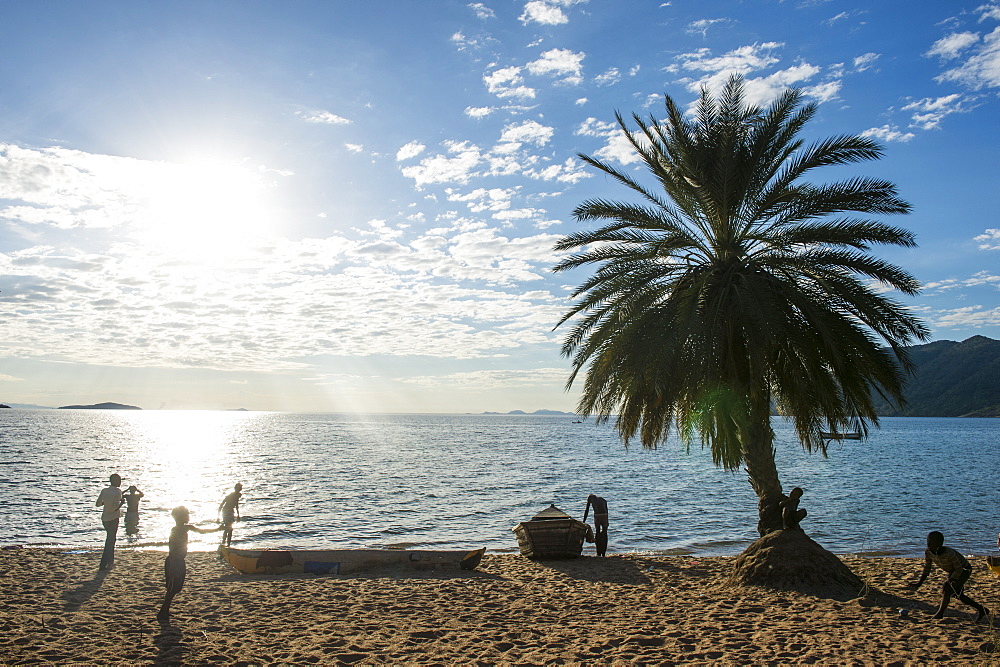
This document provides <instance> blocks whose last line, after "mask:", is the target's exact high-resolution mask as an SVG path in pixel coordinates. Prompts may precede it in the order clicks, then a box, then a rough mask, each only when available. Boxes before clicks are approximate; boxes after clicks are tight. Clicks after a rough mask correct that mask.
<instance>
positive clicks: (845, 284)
mask: <svg viewBox="0 0 1000 667" xmlns="http://www.w3.org/2000/svg"><path fill="white" fill-rule="evenodd" d="M666 113H667V116H666V120H665V121H657V120H656V119H655V118H653V117H650V119H649V120H648V122H646V121H643V119H641V118H640V117H639V116H638V115H636V114H633V115H632V118H633V120H634V121H635V123H636V125H637V126H638V131H636V132H632V131H630V130H629V128H628V127H627V125H626V123H625V121H624V120H623V119H622V116H621V114H616V117H617V119H618V124H619V126H620V127H621V130H622V132H624V133H625V136H626V137H627V139H628V141H629V142H630V143H631V145H632V147H633V149H634V150H635V152H636V154H637V155H638V156H639V158H640V159H641V161H642V163H643V165H644V169H645V170H648V172H649V174H651V175H652V177H653V179H655V185H656V186H657V187H655V188H653V187H648V186H646V185H643V184H642V183H640V182H639V181H638V180H636V179H635V178H633V176H632V175H630V174H628V173H626V172H624V171H622V170H620V169H617V168H615V167H613V166H611V165H610V164H608V163H607V162H603V161H601V160H598V159H595V158H593V157H589V156H587V155H582V154H581V155H580V158H581V159H583V160H584V161H585V162H587V163H588V164H590V165H591V166H593V167H595V168H597V169H599V170H600V171H602V172H604V173H605V174H607V175H608V176H610V177H611V178H613V179H615V180H616V181H618V182H619V183H621V184H623V185H624V186H626V187H628V188H630V189H631V190H633V191H634V192H635V193H638V195H639V198H640V199H641V200H642V201H640V202H639V203H625V202H613V201H607V200H604V199H591V200H588V201H586V202H584V203H583V204H581V205H580V206H579V207H578V208H576V210H575V211H574V212H573V214H574V217H575V218H576V219H577V220H578V221H580V222H590V221H601V222H602V223H603V224H604V226H602V227H599V228H598V229H593V230H587V231H580V232H577V233H575V234H570V235H569V236H566V237H565V238H563V239H562V240H561V241H559V242H558V243H557V244H556V249H557V250H560V251H570V252H573V253H574V254H571V255H569V256H568V257H567V258H566V259H564V260H563V261H561V262H560V263H559V264H558V265H557V266H556V267H554V270H556V271H566V270H568V269H574V268H577V267H582V266H584V265H595V266H596V270H595V273H594V274H593V275H592V276H591V277H590V278H589V279H587V280H586V281H585V282H584V283H583V284H582V285H580V287H578V288H577V289H576V291H575V292H574V294H573V298H574V299H575V300H576V301H575V303H574V305H573V307H572V308H571V309H570V310H569V312H567V313H566V315H565V316H564V317H563V318H562V320H560V322H559V324H558V325H557V327H558V326H562V325H563V324H566V323H567V322H569V321H570V320H573V321H574V323H573V326H572V330H571V331H570V333H569V334H568V335H567V337H566V339H565V341H564V344H563V347H562V352H563V354H564V355H565V356H567V357H571V359H572V365H573V371H572V374H571V376H570V378H569V381H568V382H567V388H569V387H570V386H572V385H573V383H574V382H575V381H576V379H577V377H578V376H579V374H580V373H581V372H583V371H585V376H586V379H585V381H584V385H583V392H582V396H581V398H580V401H579V405H578V410H579V411H580V412H581V413H583V414H588V415H596V417H597V419H598V420H599V421H607V420H608V419H609V418H610V417H611V416H612V415H615V416H616V419H615V427H616V429H617V430H618V432H619V435H620V436H621V437H622V439H623V440H624V441H625V443H626V444H628V443H629V442H630V441H631V440H632V439H634V438H636V437H638V439H639V440H640V441H641V443H642V444H643V445H644V446H645V447H651V448H655V447H656V446H657V444H659V443H662V442H663V441H664V440H665V439H666V438H667V436H668V434H669V432H670V430H671V427H672V426H673V427H676V428H677V429H678V430H679V432H680V434H681V436H682V437H683V438H684V440H685V441H686V442H688V443H690V442H691V441H692V440H693V439H696V438H700V440H701V443H702V445H703V446H707V447H708V448H710V450H711V452H712V458H713V461H714V462H715V464H716V465H719V466H722V467H723V468H725V469H727V470H733V471H735V470H738V469H739V468H740V467H741V466H745V467H746V470H747V473H748V476H749V480H750V484H751V485H752V486H753V489H754V491H755V492H756V494H757V497H758V499H759V505H758V511H759V517H760V521H759V523H758V531H759V533H760V534H761V535H762V536H763V535H765V534H767V533H770V532H771V531H775V530H780V529H781V528H782V520H781V510H780V507H779V502H781V501H782V500H783V499H784V498H785V496H784V494H783V493H782V488H781V483H780V481H779V479H778V471H777V468H776V467H775V462H774V432H773V431H772V429H771V425H770V415H771V411H772V407H776V408H777V409H778V411H779V412H780V413H781V414H784V415H788V416H790V417H791V419H792V420H793V421H794V425H795V429H796V432H797V434H798V437H799V439H800V441H801V443H802V445H803V447H804V448H805V449H806V450H808V451H814V450H819V451H821V452H823V453H824V454H825V453H826V444H827V443H826V441H824V440H823V439H822V438H821V437H820V430H821V429H827V430H834V431H860V432H862V433H863V434H864V435H867V433H868V424H872V425H875V426H877V425H878V416H877V415H876V413H875V408H874V399H873V392H874V393H875V394H878V395H879V396H881V397H883V398H886V399H889V400H891V401H894V402H896V403H902V401H903V397H902V387H903V383H904V381H905V379H906V376H907V374H908V373H909V372H910V371H911V370H912V368H911V364H910V361H909V360H908V358H907V355H906V350H905V349H904V346H905V345H907V344H908V343H911V342H912V341H913V340H914V339H919V340H925V339H926V338H927V335H928V334H927V330H926V328H925V327H924V325H923V324H922V323H921V322H920V321H919V320H917V319H916V318H915V317H914V316H912V315H911V314H909V313H908V312H907V311H906V310H905V309H904V308H903V307H902V306H901V305H900V304H899V303H897V302H895V301H893V300H892V299H890V298H888V297H887V296H885V295H884V294H883V293H882V292H883V289H882V288H892V289H896V290H899V291H900V292H902V293H903V294H906V295H914V294H916V293H917V291H918V290H919V284H918V282H917V281H916V280H915V279H914V278H913V276H911V275H910V274H909V273H907V272H906V271H904V270H903V269H901V268H899V267H897V266H894V265H892V264H891V263H888V262H886V261H884V260H882V259H879V258H877V257H875V256H873V255H872V254H870V253H869V252H868V251H869V248H870V246H871V245H873V244H883V245H899V246H904V247H913V246H914V245H915V243H914V236H913V234H912V233H911V232H909V231H908V230H906V229H903V228H900V227H893V226H889V225H887V224H884V223H882V222H878V221H876V220H872V219H870V218H868V217H866V216H870V215H888V214H897V213H907V212H909V210H910V205H909V204H907V203H906V202H905V201H903V200H902V199H900V198H899V196H898V195H897V192H896V188H895V186H894V185H893V184H892V183H890V182H887V181H884V180H878V179H873V178H861V177H855V178H849V179H847V180H842V181H839V182H834V183H830V184H824V185H816V184H813V183H809V182H806V181H805V180H804V177H805V176H807V175H808V174H809V173H810V172H811V171H812V170H814V169H816V168H818V167H824V166H827V165H844V164H849V163H854V162H861V161H864V160H872V159H876V158H878V157H880V156H881V155H882V148H881V146H880V145H879V144H878V143H877V142H875V141H873V140H871V139H869V138H865V137H860V136H836V137H831V138H828V139H823V140H820V141H817V142H815V143H812V144H809V145H805V144H804V142H803V140H802V139H801V138H799V136H798V135H799V133H800V131H801V130H802V128H803V126H804V125H805V124H806V122H807V121H808V120H809V119H811V118H812V117H813V115H814V114H815V113H816V105H815V104H803V103H802V93H801V92H799V91H796V90H788V91H786V92H785V93H784V94H782V95H781V96H780V97H778V98H777V99H776V100H775V101H774V102H773V103H772V104H771V105H770V106H768V107H767V108H766V109H762V108H760V107H757V106H754V105H751V104H749V103H747V102H746V101H745V95H744V84H743V80H742V79H741V78H740V77H732V78H731V79H730V80H729V82H728V83H727V84H726V86H725V87H724V89H723V90H722V91H721V92H720V93H719V94H718V95H717V96H715V97H713V96H712V95H711V94H710V93H709V92H708V91H707V90H702V93H701V97H700V100H699V101H698V103H697V105H696V109H695V110H694V113H693V115H692V117H691V118H690V119H688V118H686V117H685V115H684V113H683V112H682V111H681V110H680V109H679V108H678V106H677V104H676V103H675V102H674V100H672V99H671V98H670V97H669V96H666ZM856 214H861V215H860V216H858V215H856Z"/></svg>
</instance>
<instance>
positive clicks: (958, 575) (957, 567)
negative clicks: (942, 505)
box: [910, 530, 989, 623]
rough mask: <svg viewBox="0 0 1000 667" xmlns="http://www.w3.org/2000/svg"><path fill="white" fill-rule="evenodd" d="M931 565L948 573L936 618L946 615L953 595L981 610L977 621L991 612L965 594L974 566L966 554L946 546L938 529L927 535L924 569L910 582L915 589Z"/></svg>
mask: <svg viewBox="0 0 1000 667" xmlns="http://www.w3.org/2000/svg"><path fill="white" fill-rule="evenodd" d="M931 565H937V566H938V567H939V568H941V569H942V570H944V571H945V572H947V573H948V578H947V579H946V580H945V582H944V587H943V588H942V589H941V606H940V607H938V610H937V612H936V613H935V614H934V618H943V617H944V610H945V609H947V608H948V602H949V600H951V596H952V595H954V596H955V597H957V598H958V599H959V600H961V601H962V602H964V603H965V604H967V605H969V606H970V607H973V608H974V609H975V610H976V611H977V612H979V615H978V616H976V622H977V623H978V622H979V621H981V620H983V617H985V616H986V614H987V613H989V612H988V611H987V610H986V607H984V606H983V605H981V604H979V603H978V602H976V601H975V600H973V599H972V598H970V597H969V596H968V595H966V594H965V583H966V582H967V581H968V580H969V577H970V576H972V566H971V565H969V561H967V560H966V559H965V556H963V555H962V554H960V553H958V552H957V551H955V550H954V549H952V548H951V547H946V546H945V545H944V535H942V534H941V533H939V532H938V531H936V530H935V531H933V532H931V533H929V534H928V535H927V550H926V551H924V571H923V572H921V573H920V579H919V580H918V581H917V582H916V583H915V584H910V586H911V587H912V588H913V590H916V589H918V588H920V585H921V584H922V583H924V580H925V579H926V578H927V575H928V574H929V573H930V571H931Z"/></svg>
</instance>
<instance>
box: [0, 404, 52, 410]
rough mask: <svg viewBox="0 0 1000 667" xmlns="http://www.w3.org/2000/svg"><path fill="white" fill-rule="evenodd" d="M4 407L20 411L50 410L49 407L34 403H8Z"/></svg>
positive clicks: (50, 407)
mask: <svg viewBox="0 0 1000 667" xmlns="http://www.w3.org/2000/svg"><path fill="white" fill-rule="evenodd" d="M5 407H8V408H19V409H21V410H51V409H52V406H51V405H35V404H34V403H8V404H7V405H6V406H5Z"/></svg>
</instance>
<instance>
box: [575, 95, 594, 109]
mask: <svg viewBox="0 0 1000 667" xmlns="http://www.w3.org/2000/svg"><path fill="white" fill-rule="evenodd" d="M589 101H590V100H588V99H587V98H586V97H581V98H579V99H577V100H576V101H575V102H574V103H573V104H575V105H577V106H578V107H582V106H583V105H584V104H586V103H587V102H589Z"/></svg>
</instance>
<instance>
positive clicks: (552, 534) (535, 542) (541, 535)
mask: <svg viewBox="0 0 1000 667" xmlns="http://www.w3.org/2000/svg"><path fill="white" fill-rule="evenodd" d="M511 530H512V531H514V534H515V535H516V536H517V546H518V548H519V549H520V550H521V555H522V556H527V557H528V558H537V559H544V558H576V557H577V556H579V555H580V554H581V553H582V552H583V541H584V539H585V538H586V537H587V534H588V532H590V526H588V525H587V524H585V523H584V522H582V521H577V520H576V519H574V518H572V517H570V515H568V514H566V513H565V512H563V511H562V510H561V509H559V508H558V507H556V506H555V505H550V506H549V507H548V509H545V510H542V511H541V512H539V513H538V514H536V515H535V516H534V517H533V518H532V519H531V520H530V521H522V522H521V523H519V524H517V525H516V526H514V527H513V528H511Z"/></svg>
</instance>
